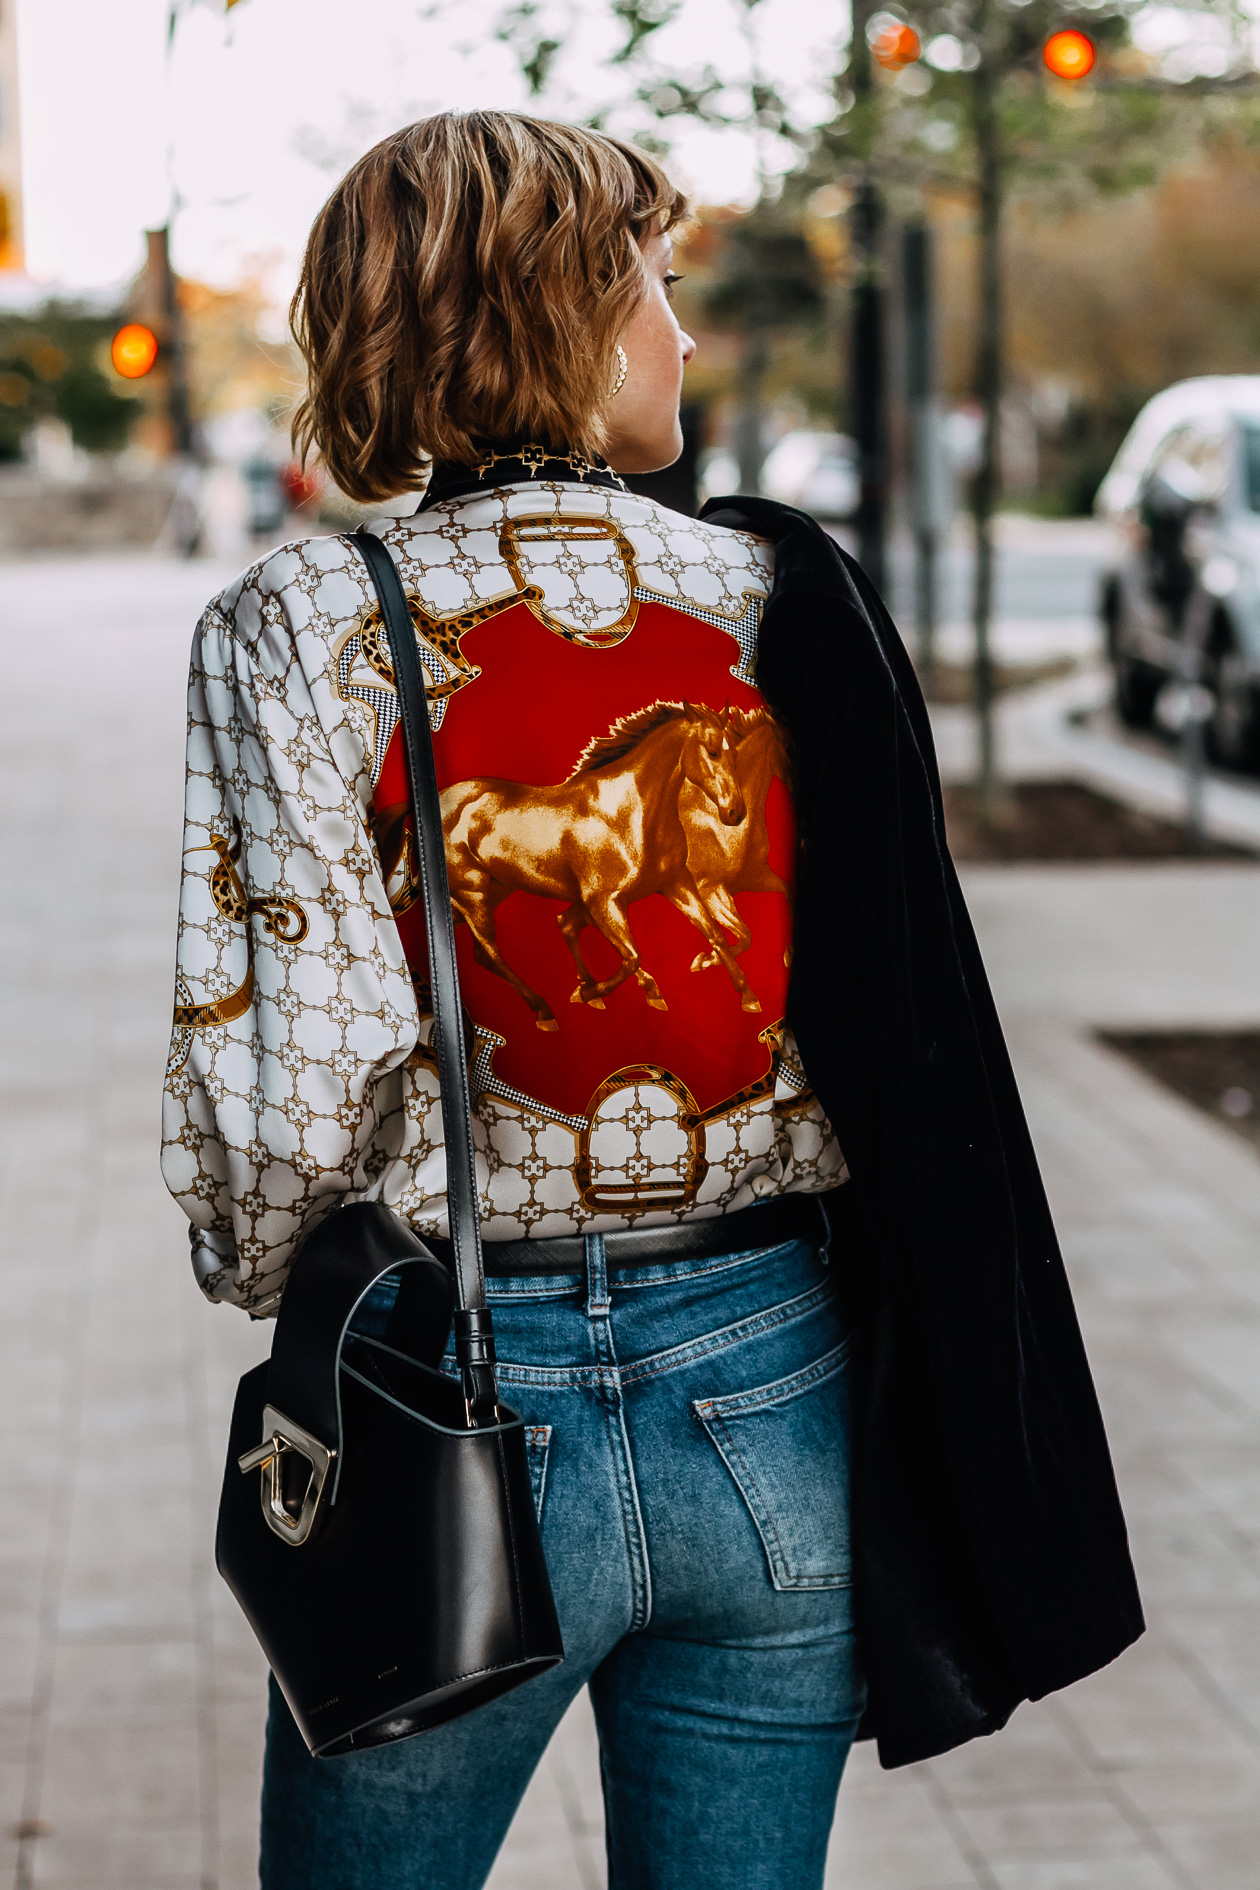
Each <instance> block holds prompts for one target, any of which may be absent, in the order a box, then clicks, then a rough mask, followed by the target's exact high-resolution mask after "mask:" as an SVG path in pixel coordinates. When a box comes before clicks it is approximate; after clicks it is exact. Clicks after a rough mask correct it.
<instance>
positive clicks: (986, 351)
mask: <svg viewBox="0 0 1260 1890" xmlns="http://www.w3.org/2000/svg"><path fill="white" fill-rule="evenodd" d="M988 11H989V9H988V7H987V6H982V7H981V8H980V9H979V19H978V22H977V24H979V25H981V27H982V28H983V27H984V26H987V25H988V20H987V17H986V16H987V14H988ZM977 37H978V38H979V39H980V41H981V48H982V57H981V61H980V64H979V66H978V67H977V68H976V74H975V80H974V99H975V134H976V168H977V172H978V179H979V226H980V227H979V235H980V334H979V341H978V345H977V348H976V380H975V391H976V399H977V400H978V401H979V403H980V408H981V411H982V413H983V416H984V423H983V430H982V433H981V438H980V464H979V467H978V468H977V471H976V476H975V480H974V482H973V485H972V493H971V505H972V516H973V518H974V520H975V529H976V587H975V610H974V623H975V638H976V655H975V664H976V667H975V702H976V718H977V721H978V723H979V736H980V755H979V771H978V778H977V788H978V790H979V800H980V808H981V813H982V815H983V817H984V818H985V819H986V820H992V819H993V818H994V816H995V815H996V813H997V808H998V781H997V770H996V764H995V756H994V742H993V659H992V654H991V651H990V647H989V631H990V625H991V622H992V616H993V510H994V506H995V505H996V503H997V499H998V493H999V491H1000V488H1001V465H1000V459H999V452H1000V429H1001V419H1002V254H1001V241H1002V183H1003V179H1002V154H1001V146H1000V132H999V127H998V118H997V71H996V66H995V61H994V60H993V57H992V55H991V52H990V49H989V48H988V47H987V46H986V45H985V44H984V41H985V37H986V35H985V34H984V32H983V30H982V31H981V33H980V34H979V35H978V36H977Z"/></svg>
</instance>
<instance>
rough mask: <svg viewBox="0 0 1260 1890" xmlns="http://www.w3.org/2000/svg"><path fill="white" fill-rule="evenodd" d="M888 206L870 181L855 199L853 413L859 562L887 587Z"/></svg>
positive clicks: (877, 583)
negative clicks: (885, 244) (885, 227)
mask: <svg viewBox="0 0 1260 1890" xmlns="http://www.w3.org/2000/svg"><path fill="white" fill-rule="evenodd" d="M883 225H884V206H883V204H882V202H881V201H880V195H879V191H878V189H877V188H876V186H875V185H874V183H872V182H871V181H870V180H869V179H868V180H867V181H866V182H864V183H862V184H859V186H858V190H857V195H856V196H855V198H854V200H853V269H854V284H853V338H852V349H853V365H852V373H851V377H850V395H849V408H850V416H851V425H852V427H853V437H854V440H855V442H856V444H857V452H858V479H859V493H858V510H857V531H858V559H859V561H860V563H861V566H862V569H863V570H864V571H865V572H866V575H867V577H868V578H869V579H870V580H871V583H872V584H873V585H874V586H875V588H876V590H877V591H882V590H883V588H884V575H885V573H884V539H885V534H886V512H887V499H888V492H887V488H888V445H887V439H886V427H885V416H884V404H885V403H884V285H883V256H882V254H881V250H882V241H881V239H882V236H883Z"/></svg>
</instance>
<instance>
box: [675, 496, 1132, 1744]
mask: <svg viewBox="0 0 1260 1890" xmlns="http://www.w3.org/2000/svg"><path fill="white" fill-rule="evenodd" d="M702 516H703V517H705V518H708V519H712V520H714V521H715V522H717V523H720V524H724V525H735V526H738V527H740V528H741V529H743V530H745V531H750V532H754V533H756V534H757V535H758V536H759V537H762V538H767V539H770V540H772V541H773V542H774V545H775V548H776V551H775V577H774V586H773V589H772V592H771V595H770V598H769V600H768V602H767V604H766V608H765V612H764V615H763V617H762V622H761V630H760V636H759V641H758V648H757V682H758V685H759V687H760V688H761V690H762V691H763V693H764V694H765V695H766V697H767V699H768V700H769V701H770V702H771V703H772V704H773V706H774V708H775V711H776V713H777V714H778V715H779V716H780V718H781V720H782V722H783V723H784V725H785V727H786V729H787V731H788V733H789V734H790V737H791V740H792V743H793V746H794V750H795V770H796V800H797V816H798V822H799V827H800V834H801V857H800V863H799V867H798V881H797V908H796V946H795V958H794V964H793V973H792V984H791V990H790V994H789V1000H788V1018H789V1022H790V1023H791V1025H792V1028H793V1030H794V1031H795V1033H796V1039H797V1043H798V1045H799V1048H800V1052H801V1056H802V1059H803V1061H804V1064H805V1067H806V1069H807V1071H808V1073H809V1077H810V1081H811V1082H812V1084H813V1086H814V1088H815V1089H816V1091H817V1093H818V1095H819V1096H820V1098H821V1099H822V1102H823V1104H824V1106H825V1107H826V1109H827V1112H828V1114H829V1115H830V1117H831V1120H832V1123H833V1125H834V1127H835V1129H836V1132H837V1134H838V1136H839V1138H840V1144H841V1147H842V1148H843V1149H844V1152H845V1155H846V1157H847V1158H848V1162H849V1168H850V1172H851V1174H852V1183H851V1185H850V1187H847V1188H845V1189H843V1190H842V1191H841V1195H840V1197H839V1198H840V1200H841V1201H842V1202H843V1212H842V1214H840V1215H839V1217H838V1218H839V1219H840V1220H841V1221H842V1222H843V1225H842V1226H841V1227H840V1228H838V1230H837V1233H838V1236H839V1237H838V1239H837V1241H836V1243H835V1244H836V1246H837V1247H838V1249H839V1250H840V1251H839V1253H838V1255H837V1258H838V1259H841V1260H843V1261H844V1263H845V1270H846V1278H847V1282H848V1287H849V1290H850V1293H851V1296H852V1299H853V1303H854V1307H855V1311H856V1315H857V1318H858V1324H859V1341H858V1347H857V1371H856V1374H855V1389H856V1399H857V1402H856V1406H855V1419H854V1469H853V1475H854V1541H855V1556H856V1572H855V1580H856V1584H857V1592H856V1602H857V1620H858V1632H859V1640H860V1647H861V1653H862V1658H863V1660H864V1663H865V1667H866V1673H867V1679H868V1683H869V1688H870V1704H869V1709H868V1724H867V1727H866V1729H865V1730H867V1731H868V1732H871V1733H873V1734H874V1735H875V1736H876V1738H877V1739H878V1741H879V1754H880V1759H881V1761H882V1763H883V1764H885V1765H902V1764H905V1763H907V1762H909V1761H910V1760H913V1759H922V1758H928V1757H930V1756H932V1755H933V1754H934V1753H939V1752H944V1751H947V1750H948V1749H949V1748H950V1747H951V1746H956V1745H959V1744H961V1743H962V1742H963V1741H964V1740H967V1739H970V1738H973V1737H975V1735H976V1734H978V1733H988V1732H993V1731H994V1730H996V1729H997V1728H998V1727H1000V1726H1002V1725H1004V1724H1005V1722H1006V1720H1007V1719H1008V1718H1009V1716H1010V1714H1011V1712H1012V1711H1013V1710H1014V1708H1015V1707H1016V1706H1017V1705H1018V1704H1019V1702H1020V1701H1021V1700H1025V1699H1033V1700H1035V1699H1039V1698H1040V1697H1041V1696H1042V1695H1043V1694H1046V1693H1050V1692H1053V1691H1054V1690H1055V1689H1056V1688H1059V1687H1065V1686H1068V1685H1070V1683H1071V1682H1072V1681H1074V1680H1078V1679H1080V1678H1081V1677H1082V1676H1083V1675H1084V1674H1087V1673H1091V1672H1093V1671H1094V1669H1095V1668H1097V1667H1101V1666H1103V1665H1104V1664H1105V1663H1106V1662H1107V1661H1109V1660H1113V1659H1114V1658H1115V1656H1116V1655H1117V1654H1119V1653H1120V1652H1121V1650H1122V1649H1123V1648H1125V1647H1127V1646H1128V1645H1129V1643H1130V1642H1131V1641H1133V1640H1135V1639H1136V1638H1137V1636H1138V1635H1139V1634H1140V1633H1141V1632H1142V1628H1143V1621H1142V1609H1141V1603H1140V1601H1139V1599H1138V1592H1137V1584H1136V1581H1135V1579H1134V1574H1133V1567H1132V1563H1131V1561H1130V1558H1129V1550H1128V1542H1127V1538H1126V1534H1125V1526H1124V1517H1123V1515H1122V1514H1121V1510H1120V1502H1119V1498H1118V1496H1117V1493H1116V1485H1115V1477H1114V1474H1113V1471H1112V1467H1111V1458H1110V1455H1109V1453H1108V1449H1107V1440H1106V1437H1105V1435H1104V1432H1103V1426H1102V1419H1101V1416H1100V1413H1099V1410H1098V1402H1097V1399H1096V1397H1095V1393H1094V1387H1093V1383H1092V1380H1091V1378H1090V1374H1089V1366H1088V1364H1087V1362H1086V1358H1085V1352H1084V1348H1083V1346H1082V1343H1081V1336H1080V1330H1079V1328H1078V1326H1077V1322H1076V1315H1075V1312H1074V1310H1073V1306H1072V1300H1071V1295H1070V1292H1069V1289H1068V1284H1067V1278H1066V1275H1065V1273H1064V1268H1063V1261H1062V1259H1061V1257H1060V1254H1059V1249H1058V1244H1057V1242H1056V1240H1055V1234H1054V1227H1053V1225H1052V1223H1051V1219H1050V1212H1049V1208H1048V1206H1047V1203H1046V1197H1045V1191H1044V1189H1043V1186H1042V1182H1041V1176H1040V1174H1039V1172H1038V1169H1037V1162H1036V1158H1035V1156H1034V1154H1033V1150H1032V1144H1031V1142H1030V1140H1029V1135H1028V1128H1027V1125H1026V1123H1025V1120H1024V1113H1023V1109H1022V1107H1021V1105H1020V1100H1019V1095H1018V1092H1017V1090H1016V1087H1015V1080H1014V1077H1013V1074H1012V1071H1011V1065H1010V1059H1009V1057H1008V1055H1007V1051H1006V1045H1005V1043H1004V1041H1003V1038H1002V1031H1001V1027H1000V1025H999V1023H998V1019H997V1013H996V1011H995V1010H994V1006H993V999H992V997H991V995H990V992H989V986H988V982H987V980H986V978H985V974H984V967H983V965H982V964H981V961H980V954H979V950H978V948H977V945H976V939H975V934H974V932H973V931H972V927H971V921H970V919H969V918H968V915H967V909H966V906H965V905H964V903H963V899H962V894H961V891H960V889H959V886H958V881H957V878H956V876H955V873H954V868H953V864H952V862H951V860H950V857H949V853H948V851H947V849H946V845H945V828H944V818H943V814H942V808H941V791H940V779H939V775H938V772H937V767H936V759H935V755H934V752H933V746H932V735H931V729H930V726H929V722H928V716H927V710H926V708H925V706H924V702H923V697H922V695H921V693H920V690H919V686H918V683H917V681H916V679H915V675H914V671H913V669H912V667H911V664H910V661H909V658H908V656H907V654H906V651H905V649H904V647H903V645H902V642H901V639H900V638H899V636H898V635H897V632H896V629H895V628H894V626H893V623H892V620H891V619H890V617H889V615H888V613H887V611H886V610H885V609H884V606H883V604H882V603H881V601H880V599H879V596H878V594H877V593H876V591H875V590H874V588H873V587H872V586H871V584H870V583H869V581H868V580H867V578H866V577H865V575H864V574H863V572H862V571H861V569H860V567H859V566H858V565H857V564H855V563H854V561H853V560H852V559H851V558H849V557H847V556H846V554H845V553H844V552H842V551H841V550H840V549H839V548H838V546H837V545H836V544H835V543H834V542H833V540H832V539H830V538H829V537H828V536H827V534H826V533H825V532H824V531H822V529H821V528H820V527H819V526H818V525H817V524H816V523H815V522H814V521H813V520H812V519H810V518H807V517H806V516H805V515H804V514H803V513H800V512H794V511H792V510H791V509H790V508H789V507H787V506H782V505H776V504H773V503H772V502H770V501H769V500H761V499H743V498H740V499H718V500H714V501H712V502H711V503H710V504H709V505H707V506H706V507H705V509H704V512H703V513H702Z"/></svg>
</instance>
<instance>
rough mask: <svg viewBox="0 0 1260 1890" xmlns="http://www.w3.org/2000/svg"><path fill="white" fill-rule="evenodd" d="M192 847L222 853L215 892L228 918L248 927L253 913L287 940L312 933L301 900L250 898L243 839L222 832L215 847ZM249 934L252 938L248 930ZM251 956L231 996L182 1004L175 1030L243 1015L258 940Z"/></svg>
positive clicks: (212, 840) (201, 1027)
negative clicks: (240, 866) (242, 868)
mask: <svg viewBox="0 0 1260 1890" xmlns="http://www.w3.org/2000/svg"><path fill="white" fill-rule="evenodd" d="M188 851H189V852H190V853H215V854H217V855H218V860H219V863H218V865H217V866H216V867H214V868H213V869H212V870H211V873H210V897H211V898H212V899H213V900H214V903H215V906H216V907H217V908H218V911H219V914H220V916H221V917H222V918H225V919H227V920H229V921H230V922H231V923H232V924H234V925H245V926H248V924H249V921H250V919H251V918H254V917H257V918H260V919H261V920H262V923H263V931H264V932H267V933H269V934H270V935H271V937H272V938H274V939H278V940H279V941H280V942H281V943H282V944H284V945H299V944H300V943H301V942H302V940H303V939H304V938H305V937H306V935H307V933H308V932H309V931H310V929H311V922H310V920H309V919H308V918H307V916H306V913H305V911H304V909H303V907H302V905H301V903H300V902H299V901H298V900H296V899H277V898H276V897H274V895H273V896H270V897H268V898H265V899H247V898H246V896H245V888H244V887H243V886H242V885H241V879H240V874H239V873H238V872H237V870H236V862H237V861H238V860H239V859H240V857H241V843H240V841H239V840H238V841H237V842H236V844H235V845H234V846H233V845H232V844H231V843H230V842H228V841H227V840H224V839H223V838H222V836H221V835H220V834H217V833H212V834H211V836H210V844H209V846H204V847H190V848H189V849H188ZM246 936H247V938H248V933H247V935H246ZM250 960H251V962H250V967H249V970H248V971H247V972H246V974H245V978H244V981H243V983H241V984H239V985H237V987H236V989H235V991H229V993H228V995H227V996H226V997H224V998H218V999H216V1000H215V1001H214V1002H213V1003H210V1004H177V1005H176V1006H175V1029H176V1030H209V1029H210V1028H211V1027H212V1026H213V1025H215V1024H230V1023H231V1022H232V1021H233V1020H234V1019H235V1018H237V1017H243V1016H244V1015H245V1012H246V1011H247V1010H248V1009H249V1007H250V1005H251V1004H252V1003H253V1001H254V966H253V947H252V943H251V946H250Z"/></svg>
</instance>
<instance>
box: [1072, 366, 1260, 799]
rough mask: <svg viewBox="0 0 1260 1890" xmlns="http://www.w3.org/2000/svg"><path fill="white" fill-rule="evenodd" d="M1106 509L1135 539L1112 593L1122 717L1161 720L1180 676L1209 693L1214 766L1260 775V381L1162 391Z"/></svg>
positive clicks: (1129, 447)
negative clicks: (1158, 714)
mask: <svg viewBox="0 0 1260 1890" xmlns="http://www.w3.org/2000/svg"><path fill="white" fill-rule="evenodd" d="M1095 510H1096V511H1097V512H1098V513H1099V514H1100V516H1102V517H1103V518H1106V519H1108V520H1110V521H1111V523H1112V524H1114V525H1116V526H1117V527H1118V528H1119V531H1120V534H1121V538H1122V549H1121V551H1120V553H1119V555H1118V557H1117V560H1116V562H1115V564H1114V565H1113V567H1112V568H1111V569H1110V570H1109V571H1108V572H1107V573H1106V575H1105V577H1104V581H1103V593H1102V613H1103V622H1104V625H1105V628H1106V634H1107V648H1108V651H1109V653H1110V657H1111V662H1112V667H1113V669H1114V672H1115V689H1116V707H1117V710H1118V712H1119V714H1120V716H1121V718H1122V720H1123V721H1125V722H1126V723H1127V724H1128V725H1129V726H1130V727H1131V728H1142V727H1144V726H1146V725H1147V724H1149V722H1150V721H1151V719H1152V717H1153V715H1154V714H1155V710H1156V704H1157V702H1158V699H1159V696H1160V692H1161V690H1162V689H1164V687H1165V685H1166V684H1167V683H1169V682H1170V681H1171V680H1172V679H1174V678H1175V679H1178V680H1179V681H1181V682H1183V683H1187V684H1200V685H1202V687H1203V688H1205V689H1206V690H1207V692H1208V699H1207V700H1205V702H1204V712H1205V714H1206V717H1207V724H1206V735H1207V741H1208V746H1209V749H1210V751H1211V752H1212V754H1213V755H1214V757H1215V758H1216V759H1217V760H1219V761H1222V762H1224V763H1226V764H1228V765H1233V766H1235V767H1249V768H1256V767H1260V375H1253V374H1222V375H1213V376H1205V377H1204V378H1202V379H1198V380H1192V381H1179V382H1178V383H1177V384H1176V386H1174V387H1169V388H1166V389H1165V390H1164V392H1163V393H1162V394H1156V396H1155V398H1154V399H1153V400H1150V401H1148V402H1147V404H1146V406H1145V407H1144V408H1143V409H1142V411H1141V413H1140V414H1139V415H1138V417H1137V419H1136V420H1135V421H1134V423H1133V426H1132V427H1131V429H1130V431H1129V434H1128V437H1127V439H1126V440H1125V442H1124V445H1123V446H1122V447H1121V448H1120V451H1119V453H1118V454H1117V455H1116V458H1115V461H1114V463H1113V465H1112V467H1111V470H1110V471H1109V472H1108V474H1107V476H1106V478H1105V479H1104V480H1103V482H1102V485H1101V486H1100V487H1099V489H1098V497H1097V499H1096V501H1095Z"/></svg>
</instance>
